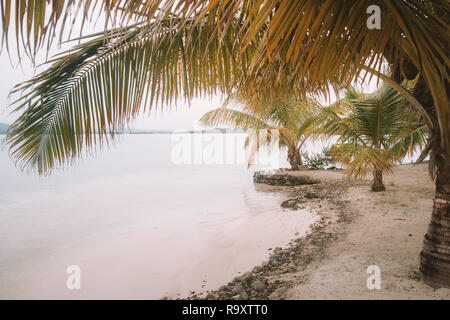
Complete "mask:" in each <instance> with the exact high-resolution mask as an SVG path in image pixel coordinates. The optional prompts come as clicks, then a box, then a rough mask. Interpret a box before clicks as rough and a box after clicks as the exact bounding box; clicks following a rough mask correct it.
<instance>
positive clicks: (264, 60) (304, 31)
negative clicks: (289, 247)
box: [1, 0, 450, 287]
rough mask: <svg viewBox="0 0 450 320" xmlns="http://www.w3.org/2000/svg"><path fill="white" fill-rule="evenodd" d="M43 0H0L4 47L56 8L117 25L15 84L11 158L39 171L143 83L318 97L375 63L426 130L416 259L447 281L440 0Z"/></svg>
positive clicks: (59, 14)
mask: <svg viewBox="0 0 450 320" xmlns="http://www.w3.org/2000/svg"><path fill="white" fill-rule="evenodd" d="M47 2H48V3H50V4H51V5H49V6H47V7H46V6H45V3H46V2H45V1H44V0H39V1H36V0H22V1H20V2H19V1H17V2H16V6H14V5H12V1H11V0H1V12H2V21H3V24H2V26H3V43H4V44H6V47H7V48H9V47H8V46H9V44H10V43H11V41H9V40H8V39H9V38H11V35H9V32H8V30H9V29H10V26H11V25H15V34H14V37H15V39H16V41H15V42H16V43H17V46H18V47H21V48H22V49H23V52H26V53H27V54H28V55H29V56H31V57H32V58H33V57H34V55H35V54H36V52H37V51H38V50H39V49H40V48H42V47H43V46H45V45H46V44H47V46H48V45H49V44H50V43H51V41H52V39H54V38H55V37H56V36H57V35H59V34H62V32H61V30H64V29H66V28H64V27H65V22H66V21H67V17H71V16H77V15H79V16H81V17H82V18H83V20H85V19H88V18H90V17H92V16H98V15H99V14H100V13H104V15H105V16H106V17H107V20H108V21H112V22H117V24H118V25H119V26H120V27H121V28H119V29H120V30H119V31H116V32H111V33H108V32H107V33H104V34H102V35H99V36H98V38H87V40H83V42H82V43H81V45H79V46H78V47H76V48H75V50H74V51H71V52H69V53H65V54H62V55H61V56H58V57H56V60H55V61H54V62H53V65H52V66H51V67H50V68H49V69H48V70H47V71H45V72H43V73H41V74H40V75H38V76H36V77H35V78H34V79H33V80H32V81H31V82H30V83H29V86H27V85H26V86H24V87H23V89H25V90H28V91H27V92H28V93H29V94H27V95H25V96H24V98H23V99H24V100H23V101H24V103H23V105H22V107H21V108H20V107H19V108H18V110H19V111H20V112H22V115H23V116H21V118H20V119H19V120H18V122H17V123H16V124H15V125H14V126H13V128H12V131H11V133H10V135H9V142H10V144H11V146H12V149H13V153H14V156H15V157H16V159H20V160H21V161H23V162H22V163H23V164H24V165H25V166H27V165H30V166H35V167H38V168H39V169H40V171H41V172H48V171H49V170H50V169H51V168H52V167H54V166H55V165H57V164H61V163H65V162H67V161H68V160H69V159H73V158H74V157H77V156H80V155H81V153H80V150H81V149H82V148H83V147H84V146H86V145H87V146H91V145H92V144H93V143H95V142H98V141H99V140H98V139H97V138H99V136H96V138H94V139H97V140H93V139H91V138H84V137H82V136H81V135H80V133H81V132H83V130H85V131H87V132H89V130H92V128H93V126H95V127H96V128H98V129H99V130H98V132H100V133H101V134H102V135H101V137H105V135H106V133H107V131H106V130H105V128H107V127H108V126H118V125H120V124H122V123H123V122H126V120H128V119H129V118H130V117H132V116H133V115H135V114H136V109H139V105H140V104H139V103H140V102H142V104H141V105H145V106H148V105H149V104H146V103H144V102H145V101H146V100H145V98H142V96H144V97H145V96H147V94H146V93H147V92H150V96H152V97H154V98H159V99H154V100H153V101H156V100H159V101H160V102H161V101H162V102H163V103H167V102H170V101H171V99H172V98H175V97H178V98H180V97H186V98H189V97H191V96H194V95H201V94H205V93H206V94H208V93H210V94H212V93H215V92H217V91H222V92H225V93H226V94H228V93H229V92H230V91H231V90H239V91H240V92H241V93H242V94H246V95H248V96H254V95H264V96H267V97H269V98H271V97H274V96H276V92H277V91H278V90H279V88H280V87H286V86H290V87H291V88H292V89H293V91H292V92H295V93H296V94H297V93H299V94H303V95H305V94H306V93H307V92H309V93H310V94H313V93H314V94H324V95H326V96H327V95H328V94H329V92H330V90H331V89H330V87H339V86H340V85H342V84H344V85H350V84H351V82H352V81H353V80H354V79H356V78H358V77H359V76H364V75H365V74H369V75H375V76H378V77H380V78H382V80H383V81H385V82H386V83H388V84H389V85H390V86H392V87H393V88H394V89H396V90H397V91H398V92H400V93H401V94H402V96H403V97H404V98H405V100H406V101H407V102H408V104H409V105H410V107H412V108H414V109H416V110H417V112H419V113H420V115H421V116H422V118H423V119H424V121H425V122H426V124H427V127H428V128H429V130H430V133H431V135H430V139H429V141H428V143H427V145H426V147H425V149H424V151H423V155H425V154H427V153H429V154H430V166H429V168H430V173H431V174H432V177H434V179H435V183H436V195H435V198H434V206H433V213H432V222H431V223H430V226H429V229H428V232H427V235H426V236H425V239H424V246H423V251H422V253H421V267H420V269H421V271H422V274H423V276H424V280H425V282H426V283H428V284H430V285H433V286H447V287H449V286H450V267H449V265H450V249H449V248H450V240H449V239H450V236H449V235H450V215H449V214H448V210H449V208H450V126H449V121H450V107H449V99H448V97H449V94H450V93H449V88H450V85H449V79H450V75H449V72H448V70H449V66H450V58H449V56H448V52H450V50H449V49H450V48H449V43H450V39H449V24H448V21H449V20H450V19H449V17H450V8H449V5H448V1H447V0H402V1H397V0H374V1H371V2H370V3H368V2H366V1H356V0H342V1H335V0H320V1H317V0H299V1H291V0H274V1H253V0H210V1H201V0H178V1H172V0H131V1H130V0H117V1H111V0H99V1H75V0H68V1H64V2H62V1H59V0H47ZM369 4H370V5H377V6H379V7H380V9H381V12H382V16H381V18H382V19H381V30H370V29H368V28H367V27H366V20H367V17H368V14H367V13H366V10H367V7H368V6H369ZM74 7H76V10H73V9H74ZM69 13H71V14H70V15H69ZM72 14H73V15H72ZM11 21H13V22H14V23H11ZM133 23H136V27H135V28H134V30H132V29H133V28H131V27H130V24H133ZM150 26H153V27H150ZM122 29H125V32H122V31H121V30H122ZM137 30H140V31H142V32H140V31H139V32H138V33H137V34H136V35H135V36H134V37H133V36H132V35H131V34H130V32H133V31H137ZM8 35H9V37H8ZM130 37H131V38H130ZM133 39H134V40H133ZM138 39H139V40H138ZM150 39H152V40H150ZM86 41H87V42H86ZM127 43H129V44H127ZM169 43H170V45H169ZM19 51H20V50H19ZM150 52H152V53H151V54H150ZM143 57H146V59H147V60H145V59H144V58H143ZM150 57H151V59H150ZM145 63H151V64H152V65H151V66H148V65H144V64H145ZM383 63H388V64H389V65H390V66H391V69H392V70H393V73H392V75H391V76H386V75H383V74H382V73H381V69H382V66H383ZM124 72H125V73H124ZM122 74H123V76H122ZM124 79H126V80H124ZM412 79H416V80H417V81H416V85H415V87H414V88H413V89H412V90H411V91H409V90H407V89H406V88H405V86H404V81H405V80H412ZM119 80H120V81H119ZM127 81H128V82H127ZM142 83H143V85H141V86H139V85H137V84H142ZM129 88H133V89H134V90H131V91H129V90H128V89H129ZM64 92H65V94H64ZM62 97H63V99H59V98H62ZM36 101H37V102H36ZM55 101H59V103H55ZM28 102H29V105H30V106H29V107H28ZM51 103H53V104H54V105H56V106H58V107H57V108H55V107H50V106H49V105H50V104H51ZM27 114H28V116H26V115H27Z"/></svg>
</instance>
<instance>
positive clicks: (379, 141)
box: [315, 85, 429, 191]
mask: <svg viewBox="0 0 450 320" xmlns="http://www.w3.org/2000/svg"><path fill="white" fill-rule="evenodd" d="M315 121H316V122H315V124H316V125H317V126H318V129H317V131H318V132H319V133H322V134H325V135H327V136H328V137H332V136H336V135H337V136H338V140H337V142H336V144H335V145H334V146H333V148H332V149H331V154H332V156H333V157H334V158H335V159H336V160H338V161H340V162H343V163H345V164H346V165H347V168H346V172H347V176H348V177H349V178H358V177H363V176H365V175H366V174H367V173H368V172H372V174H373V184H372V191H384V190H385V186H384V184H383V173H384V172H390V171H392V169H393V167H394V165H395V163H396V161H398V160H401V159H402V158H403V157H404V156H405V155H406V154H412V153H414V152H415V151H417V150H420V148H423V147H424V145H425V144H426V141H427V138H428V135H429V132H428V130H427V127H426V125H425V124H424V123H423V121H422V120H421V119H420V116H419V115H417V113H416V112H414V111H413V110H410V109H407V108H405V107H404V99H403V97H402V96H401V95H400V94H399V93H398V92H397V91H396V90H394V89H393V88H392V87H390V86H388V85H384V86H383V87H381V88H380V89H379V90H377V91H376V92H374V93H372V94H362V93H359V92H357V91H356V90H355V89H354V88H353V87H350V88H348V89H347V90H346V95H345V98H344V99H341V100H340V101H338V102H336V103H334V104H333V105H331V106H329V107H327V108H324V109H323V110H322V111H321V113H320V114H319V115H318V116H317V118H316V120H315Z"/></svg>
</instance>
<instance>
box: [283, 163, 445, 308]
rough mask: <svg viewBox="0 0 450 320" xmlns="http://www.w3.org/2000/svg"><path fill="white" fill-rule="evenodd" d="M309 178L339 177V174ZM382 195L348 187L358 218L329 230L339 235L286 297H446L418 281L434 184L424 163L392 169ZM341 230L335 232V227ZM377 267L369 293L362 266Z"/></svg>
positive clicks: (301, 274) (304, 272)
mask: <svg viewBox="0 0 450 320" xmlns="http://www.w3.org/2000/svg"><path fill="white" fill-rule="evenodd" d="M312 174H313V175H314V176H320V177H321V178H322V179H323V178H328V179H340V178H342V176H341V173H336V172H326V171H322V172H316V173H315V174H314V173H312ZM384 182H385V185H386V188H387V190H386V191H385V192H379V193H373V192H371V191H370V187H369V186H370V182H369V181H367V185H365V186H354V187H351V188H350V190H349V192H348V194H347V195H346V199H348V200H350V201H351V207H352V208H354V209H356V210H357V211H358V216H357V217H356V218H355V219H354V221H353V222H352V223H350V224H348V225H343V226H341V227H338V228H337V229H336V230H335V231H336V232H342V233H343V236H341V237H339V239H338V240H337V241H335V242H333V243H330V244H329V245H328V246H327V248H326V249H325V257H324V258H322V259H315V260H314V261H313V262H312V263H311V264H310V265H309V266H308V267H307V268H306V269H305V270H303V271H300V272H298V273H297V274H295V275H294V278H295V277H296V278H298V279H307V280H306V281H301V282H300V281H297V283H296V285H295V286H294V288H292V289H290V290H289V292H288V293H287V298H288V299H450V290H449V289H441V290H438V291H435V290H433V289H432V288H431V287H429V286H427V285H425V284H424V283H423V282H421V281H420V274H419V272H418V270H419V253H420V250H421V248H422V241H423V236H424V234H425V233H426V230H427V226H428V223H429V219H430V216H431V210H432V199H433V196H434V185H433V183H432V181H431V179H430V178H429V176H428V171H427V164H421V165H418V166H413V165H405V166H400V167H398V169H397V170H395V172H394V175H386V176H385V177H384ZM339 228H341V229H339ZM370 265H378V266H379V267H380V270H381V289H380V290H369V289H367V286H366V280H367V278H368V277H369V274H367V273H366V272H367V267H368V266H370Z"/></svg>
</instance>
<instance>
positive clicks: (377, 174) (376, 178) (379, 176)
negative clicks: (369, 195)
mask: <svg viewBox="0 0 450 320" xmlns="http://www.w3.org/2000/svg"><path fill="white" fill-rule="evenodd" d="M384 190H386V188H385V186H384V184H383V173H382V172H381V171H380V170H377V169H375V171H374V172H373V184H372V191H374V192H378V191H384Z"/></svg>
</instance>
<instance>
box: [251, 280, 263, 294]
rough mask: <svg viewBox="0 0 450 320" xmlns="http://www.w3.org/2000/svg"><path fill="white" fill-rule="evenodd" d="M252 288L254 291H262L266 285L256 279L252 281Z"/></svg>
mask: <svg viewBox="0 0 450 320" xmlns="http://www.w3.org/2000/svg"><path fill="white" fill-rule="evenodd" d="M252 288H253V289H255V290H256V291H263V290H264V289H265V288H266V286H265V285H264V283H262V282H261V281H259V280H256V281H254V282H253V283H252Z"/></svg>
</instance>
